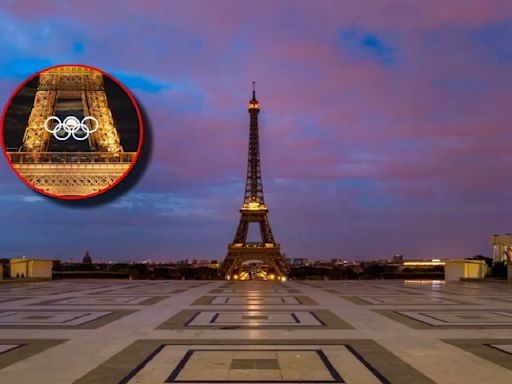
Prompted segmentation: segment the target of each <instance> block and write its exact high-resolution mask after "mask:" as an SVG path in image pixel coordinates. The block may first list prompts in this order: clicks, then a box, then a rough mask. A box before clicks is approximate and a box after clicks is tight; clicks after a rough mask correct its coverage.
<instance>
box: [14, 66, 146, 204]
mask: <svg viewBox="0 0 512 384" xmlns="http://www.w3.org/2000/svg"><path fill="white" fill-rule="evenodd" d="M70 105H73V106H74V107H73V108H74V109H73V111H74V110H75V109H77V108H78V109H77V111H78V113H79V114H81V115H82V116H84V117H85V116H92V117H94V118H95V119H96V120H97V122H98V127H97V130H96V131H95V132H94V133H92V134H91V135H90V136H89V137H88V142H87V144H88V145H87V147H88V148H87V150H86V151H67V152H62V151H54V150H52V149H51V141H52V138H51V135H50V133H49V132H48V131H47V130H46V129H45V120H46V119H48V118H49V117H50V116H52V115H56V114H59V113H61V114H62V113H67V112H69V111H68V109H69V106H70ZM7 155H8V156H9V159H10V161H11V163H12V165H13V167H14V169H15V170H16V171H17V172H18V173H19V174H20V175H21V176H22V177H23V178H24V179H25V180H26V181H28V183H29V184H31V185H32V186H34V187H35V188H37V189H39V190H40V191H42V192H47V193H51V194H54V195H65V196H84V195H89V194H92V193H97V192H99V191H101V190H104V189H105V188H107V187H109V186H110V185H112V184H113V183H114V182H116V181H117V180H118V179H119V177H121V176H122V175H123V174H124V173H125V172H126V171H127V170H128V169H129V167H130V164H131V163H132V161H133V160H134V158H135V156H136V153H135V152H125V151H124V150H123V147H122V146H121V142H120V137H119V133H118V131H117V128H116V126H115V124H114V120H113V116H112V112H111V110H110V107H109V105H108V101H107V95H106V93H105V87H104V80H103V76H102V74H101V73H100V72H98V71H95V70H93V69H90V68H87V67H81V66H73V65H68V66H61V67H56V68H52V69H49V70H47V71H44V72H42V73H41V74H40V75H39V80H38V86H37V91H36V93H35V97H34V104H33V107H32V110H31V112H30V116H29V120H28V125H27V127H26V129H25V133H24V136H23V141H22V144H21V146H20V147H19V150H17V151H8V152H7Z"/></svg>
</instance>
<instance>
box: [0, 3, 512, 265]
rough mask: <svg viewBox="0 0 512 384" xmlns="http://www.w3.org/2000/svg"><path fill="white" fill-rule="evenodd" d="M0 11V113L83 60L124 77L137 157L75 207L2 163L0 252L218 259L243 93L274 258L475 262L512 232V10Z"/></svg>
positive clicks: (194, 6) (236, 170) (238, 169)
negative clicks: (255, 103)
mask: <svg viewBox="0 0 512 384" xmlns="http://www.w3.org/2000/svg"><path fill="white" fill-rule="evenodd" d="M113 3H114V2H108V1H95V0H88V1H81V2H79V1H69V0H65V1H64V0H63V1H52V2H48V3H46V4H45V2H43V1H36V0H34V1H20V0H12V1H3V5H2V7H1V10H0V50H1V52H2V54H1V55H0V71H1V82H0V101H1V103H2V104H5V103H6V101H7V99H8V97H9V95H10V94H11V92H12V91H13V90H14V89H15V87H16V86H17V85H18V84H19V83H20V82H21V81H22V80H24V79H25V78H26V77H27V76H28V75H30V74H32V73H33V72H35V71H38V70H40V69H43V68H45V67H48V66H50V65H56V64H65V63H82V64H87V65H91V66H95V67H98V68H100V69H102V70H104V71H106V72H108V73H110V74H112V75H114V76H115V77H117V78H118V79H119V80H121V81H122V82H123V83H124V84H125V85H126V86H127V87H128V88H129V89H130V90H131V91H132V93H133V94H134V95H135V97H136V98H137V99H138V101H139V103H140V105H141V106H142V107H143V108H144V110H145V111H146V114H147V116H148V118H149V120H150V122H151V130H152V134H151V136H152V139H153V140H152V141H153V143H152V147H153V150H152V154H151V158H150V160H149V162H148V164H147V166H146V170H145V173H144V174H143V176H142V177H141V178H140V179H139V180H138V183H137V184H136V185H135V186H134V187H132V188H131V189H129V190H128V191H126V193H125V194H123V195H122V196H120V197H119V198H116V199H110V200H108V201H107V202H105V203H103V204H98V205H94V206H87V207H84V206H80V207H76V206H75V205H74V204H62V203H58V202H56V201H55V200H53V199H50V198H46V197H43V196H41V195H39V194H37V193H36V192H33V191H32V190H31V189H29V188H28V187H26V186H25V185H24V184H23V183H22V182H21V181H20V180H19V179H18V178H17V177H16V176H15V175H14V174H13V172H12V171H11V170H10V168H9V167H8V165H7V162H6V161H5V159H3V158H2V159H1V160H0V257H15V256H20V255H26V256H27V257H31V256H41V257H51V258H61V259H69V258H71V257H73V258H74V259H75V260H77V259H81V257H82V256H83V254H84V253H85V250H86V249H89V250H90V252H91V255H92V257H93V259H95V260H100V259H101V260H109V259H110V260H128V259H130V260H144V259H147V258H151V259H153V260H161V261H165V260H173V259H181V258H206V259H222V258H223V257H224V256H225V253H226V246H227V243H228V242H230V241H231V240H232V238H233V236H234V232H235V229H236V226H237V224H238V219H239V213H238V209H239V207H240V204H241V202H242V197H243V187H244V181H245V180H244V179H245V174H244V172H245V169H246V157H247V140H248V126H249V115H248V113H247V110H246V105H247V101H248V99H249V98H250V86H251V81H253V80H254V81H256V82H257V96H258V99H259V100H260V102H261V105H262V111H261V113H260V140H261V151H262V167H263V185H264V191H265V199H266V202H267V204H268V206H269V208H270V222H271V225H272V227H273V230H274V235H275V236H276V238H277V240H278V241H279V242H280V243H281V245H282V248H283V250H284V252H286V253H287V254H288V256H289V257H308V258H310V259H324V258H334V257H336V258H344V259H360V260H364V259H381V258H389V257H391V256H392V255H394V254H396V253H401V254H403V255H404V256H405V257H407V258H434V257H435V258H448V257H450V258H457V257H468V256H473V255H475V254H478V253H483V254H486V255H489V253H490V246H489V244H488V241H489V236H490V235H491V234H493V233H507V232H512V199H511V197H512V144H511V143H512V125H511V123H512V104H511V103H512V45H511V44H510V38H511V36H512V2H511V1H509V0H495V1H493V0H465V1H460V0H457V1H455V0H453V1H452V0H439V1H428V2H420V1H417V2H404V1H391V0H374V1H360V0H354V1H339V0H337V1H289V2H288V1H274V0H271V1H264V0H260V1H256V2H248V1H215V2H211V1H190V0H187V1H180V2H178V1H173V2H169V1H162V2H154V1H140V2H137V1H126V2H123V6H120V5H119V4H118V5H117V6H114V5H113Z"/></svg>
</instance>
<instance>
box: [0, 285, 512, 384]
mask: <svg viewBox="0 0 512 384" xmlns="http://www.w3.org/2000/svg"><path fill="white" fill-rule="evenodd" d="M0 383H9V384H11V383H15V384H25V383H51V384H60V383H77V384H91V383H116V384H117V383H125V384H127V383H130V384H133V383H148V384H157V383H365V384H366V383H404V384H405V383H406V384H422V383H442V384H448V383H464V384H472V383H478V384H484V383H493V384H495V383H512V284H508V283H506V282H503V283H499V282H485V283H477V282H475V283H471V282H460V283H444V282H430V281H424V282H403V281H382V280H375V281H326V282H298V281H289V282H286V283H277V282H223V281H214V282H207V281H124V282H123V281H101V280H100V281H54V282H44V283H1V284H0Z"/></svg>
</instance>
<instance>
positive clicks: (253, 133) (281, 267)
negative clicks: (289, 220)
mask: <svg viewBox="0 0 512 384" xmlns="http://www.w3.org/2000/svg"><path fill="white" fill-rule="evenodd" d="M252 87H253V88H252V99H251V100H249V105H248V111H249V116H250V122H249V152H248V153H249V154H248V159H247V179H246V183H245V193H244V200H243V203H242V207H241V208H240V222H239V224H238V228H237V231H236V233H235V238H234V240H233V243H231V244H229V245H228V254H227V256H226V258H225V259H224V261H223V263H222V265H221V268H220V272H221V274H223V276H224V278H226V279H228V280H229V279H237V278H245V277H246V275H247V273H246V271H244V270H243V263H244V262H246V261H248V260H257V261H260V262H262V263H263V266H262V267H261V268H260V270H259V271H258V277H259V278H263V279H264V278H269V279H272V278H276V279H280V280H285V279H286V277H287V275H288V265H287V264H286V260H285V259H284V257H283V255H281V251H280V245H279V244H278V243H276V242H275V240H274V235H273V234H272V229H271V228H270V223H269V220H268V216H267V213H268V208H267V206H266V205H265V199H264V197H263V183H262V180H261V164H260V144H259V127H258V114H259V113H260V103H259V102H258V100H257V99H256V88H255V83H254V82H253V83H252ZM251 223H256V224H258V225H259V229H260V234H261V241H260V242H249V241H247V234H248V230H249V225H250V224H251ZM251 277H254V276H250V275H248V278H251Z"/></svg>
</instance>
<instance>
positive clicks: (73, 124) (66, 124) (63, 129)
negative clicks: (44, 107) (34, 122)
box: [44, 116, 99, 141]
mask: <svg viewBox="0 0 512 384" xmlns="http://www.w3.org/2000/svg"><path fill="white" fill-rule="evenodd" d="M52 120H56V121H57V124H56V125H55V127H54V128H53V129H50V128H49V127H48V123H49V122H50V121H52ZM88 120H91V121H94V123H95V127H94V129H91V128H89V126H88V125H87V124H85V122H86V121H88ZM98 126H99V124H98V120H96V119H95V118H94V117H92V116H87V117H84V118H83V119H82V121H80V120H78V118H76V117H75V116H68V117H66V118H65V119H64V121H61V120H60V119H59V118H58V117H57V116H50V117H49V118H47V119H46V120H45V121H44V129H46V130H47V131H48V132H50V133H51V134H52V135H53V137H55V138H56V139H57V140H59V141H65V140H67V139H69V138H70V137H71V136H73V139H75V140H79V141H83V140H87V139H88V138H89V135H90V134H91V133H93V132H96V131H97V130H98ZM77 133H78V135H77Z"/></svg>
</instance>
